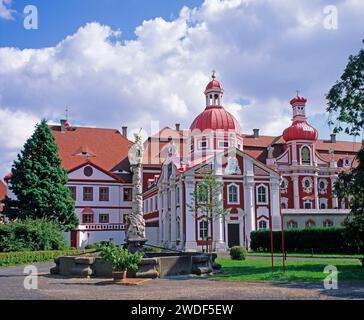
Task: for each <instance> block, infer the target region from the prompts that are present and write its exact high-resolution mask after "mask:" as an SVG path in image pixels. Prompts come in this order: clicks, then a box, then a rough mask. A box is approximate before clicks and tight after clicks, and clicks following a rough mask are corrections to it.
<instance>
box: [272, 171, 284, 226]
mask: <svg viewBox="0 0 364 320" xmlns="http://www.w3.org/2000/svg"><path fill="white" fill-rule="evenodd" d="M279 192H280V190H279V181H278V179H277V178H275V179H274V181H273V182H272V183H271V185H270V201H271V203H270V208H271V209H270V210H271V216H272V228H273V231H279V230H281V227H282V226H281V214H280V203H279V199H280V197H279Z"/></svg>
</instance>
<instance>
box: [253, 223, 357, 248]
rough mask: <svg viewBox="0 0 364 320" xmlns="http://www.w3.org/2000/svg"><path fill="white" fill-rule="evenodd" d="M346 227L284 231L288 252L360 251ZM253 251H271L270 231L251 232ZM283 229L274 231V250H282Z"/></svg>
mask: <svg viewBox="0 0 364 320" xmlns="http://www.w3.org/2000/svg"><path fill="white" fill-rule="evenodd" d="M344 229H345V228H335V227H333V228H306V229H290V230H285V231H284V240H285V241H284V242H285V250H286V251H287V252H303V253H304V252H309V253H311V252H314V253H359V250H358V249H357V248H354V247H350V246H349V245H348V244H347V243H346V239H345V236H344ZM250 239H251V244H250V246H251V249H252V250H253V251H270V250H271V249H270V231H269V230H259V231H253V232H251V234H250ZM281 239H282V238H281V231H273V243H274V251H275V252H282V240H281Z"/></svg>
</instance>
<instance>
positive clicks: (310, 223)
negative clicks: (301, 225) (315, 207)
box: [306, 220, 316, 228]
mask: <svg viewBox="0 0 364 320" xmlns="http://www.w3.org/2000/svg"><path fill="white" fill-rule="evenodd" d="M314 226H316V223H315V221H313V220H307V221H306V228H312V227H314Z"/></svg>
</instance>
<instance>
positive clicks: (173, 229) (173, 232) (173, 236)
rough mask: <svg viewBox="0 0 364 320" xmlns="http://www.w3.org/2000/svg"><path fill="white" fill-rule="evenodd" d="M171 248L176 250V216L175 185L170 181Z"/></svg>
mask: <svg viewBox="0 0 364 320" xmlns="http://www.w3.org/2000/svg"><path fill="white" fill-rule="evenodd" d="M170 186H171V246H172V248H176V240H177V216H176V183H175V181H171V184H170Z"/></svg>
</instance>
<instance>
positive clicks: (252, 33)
mask: <svg viewBox="0 0 364 320" xmlns="http://www.w3.org/2000/svg"><path fill="white" fill-rule="evenodd" d="M0 3H1V4H4V1H2V2H1V0H0ZM7 4H9V2H8V3H7ZM327 4H334V5H335V4H336V5H337V7H338V13H339V29H338V30H335V31H333V30H326V29H324V28H323V26H322V21H320V20H321V19H322V17H323V8H324V6H325V5H327ZM362 9H363V1H360V0H350V1H346V2H341V1H330V2H329V1H325V0H315V1H310V2H309V1H298V0H297V1H285V0H265V1H263V0H256V1H250V0H230V1H227V0H225V1H223V0H206V1H205V2H204V4H203V5H202V6H201V7H198V8H193V9H189V8H186V7H184V8H183V9H182V10H181V13H180V15H179V16H178V17H177V18H176V19H174V20H172V21H166V20H164V19H162V18H158V17H157V18H155V19H153V20H148V21H144V22H143V23H142V24H141V25H140V26H138V27H137V28H136V31H135V34H136V38H135V40H130V41H122V33H121V31H122V30H121V31H120V30H112V29H111V28H110V27H109V26H107V25H101V24H99V23H97V22H93V23H89V24H86V25H84V26H82V27H80V28H79V30H78V31H77V32H76V33H75V34H73V35H69V36H68V37H66V38H65V39H63V40H62V41H60V42H59V43H58V44H57V45H56V46H54V47H50V48H44V49H26V50H19V49H16V48H0V96H1V98H2V99H1V101H0V102H1V104H2V105H6V106H8V112H12V113H16V112H23V113H25V114H33V115H34V117H35V118H42V117H46V118H49V119H53V120H55V119H59V118H61V117H63V116H64V109H65V107H66V106H69V107H70V114H71V122H74V123H75V122H77V123H79V124H87V125H95V126H103V127H118V128H120V127H121V126H122V125H128V126H129V127H131V128H140V127H141V126H142V127H143V128H146V129H147V130H148V129H149V127H150V121H151V120H159V121H160V125H161V126H164V125H170V126H173V124H174V123H176V122H180V123H181V124H182V126H184V127H189V125H190V123H191V122H192V120H193V119H194V117H195V116H196V115H197V114H198V113H199V112H201V111H202V110H203V109H204V104H205V99H204V96H203V91H204V88H205V85H206V84H207V82H208V81H209V78H210V74H211V70H212V69H216V70H217V71H218V73H217V74H218V78H219V79H220V80H221V81H222V83H223V85H224V88H225V96H224V101H225V105H226V108H227V109H228V110H229V111H231V112H232V113H233V114H234V115H235V116H236V117H237V119H239V122H240V123H241V125H242V128H243V131H250V130H251V129H252V128H255V127H257V128H261V131H262V133H264V134H280V133H281V131H282V130H283V129H284V128H285V127H286V126H288V125H289V123H290V116H291V114H290V112H291V109H290V106H289V103H288V102H289V100H290V99H291V98H292V96H293V95H294V94H295V90H296V89H300V90H301V93H302V94H303V95H305V96H306V97H307V98H308V101H309V102H308V110H307V111H308V113H309V115H312V114H318V113H321V114H322V113H323V112H324V110H325V99H324V94H325V92H327V91H328V90H329V88H330V87H331V85H332V84H333V83H334V82H335V81H336V80H337V79H338V78H339V77H340V75H341V73H342V70H343V68H344V66H345V64H346V62H347V57H348V55H349V54H351V53H355V52H357V51H358V49H359V48H360V46H361V38H362V34H361V31H362V30H363V29H364V20H363V19H359V15H360V12H362ZM241 101H248V103H242V102H241ZM318 129H320V128H318ZM20 140H21V139H20ZM20 140H17V139H16V141H18V142H19V141H20ZM8 144H10V142H8V141H7V140H6V139H5V140H2V141H0V152H4V151H3V150H5V149H6V148H9V147H8ZM20 145H21V144H20V142H19V146H20ZM6 150H8V149H6ZM6 152H8V151H6Z"/></svg>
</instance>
